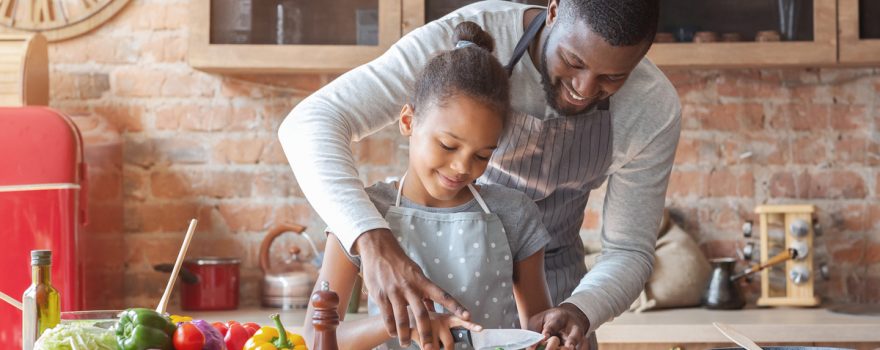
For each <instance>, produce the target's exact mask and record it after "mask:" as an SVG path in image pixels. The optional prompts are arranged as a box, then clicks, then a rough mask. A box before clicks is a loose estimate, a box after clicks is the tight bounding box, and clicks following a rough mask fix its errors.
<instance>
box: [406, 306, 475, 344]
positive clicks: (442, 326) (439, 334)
mask: <svg viewBox="0 0 880 350" xmlns="http://www.w3.org/2000/svg"><path fill="white" fill-rule="evenodd" d="M430 316H431V332H432V334H430V335H427V334H420V336H418V337H416V336H414V337H413V340H415V341H416V342H417V343H418V344H419V347H420V348H422V349H424V348H425V347H424V346H423V345H422V343H421V342H420V341H419V339H426V338H427V339H434V343H433V345H434V349H441V347H440V345H441V343H442V345H443V347H442V349H444V350H453V349H455V339H454V338H453V337H452V332H451V331H450V329H451V328H455V327H462V328H465V329H467V330H469V331H473V332H479V331H481V330H483V326H480V325H478V324H476V323H473V322H470V321H465V320H462V319H460V318H458V317H456V316H455V315H451V314H439V313H435V312H431V313H430ZM412 331H413V332H418V329H413V330H412Z"/></svg>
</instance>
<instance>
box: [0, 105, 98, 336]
mask: <svg viewBox="0 0 880 350" xmlns="http://www.w3.org/2000/svg"><path fill="white" fill-rule="evenodd" d="M85 170H86V166H85V163H84V162H83V147H82V137H81V136H80V133H79V130H78V129H77V128H76V125H74V124H73V122H72V121H71V120H70V118H68V117H67V116H65V115H63V114H61V113H60V112H58V111H55V110H52V109H50V108H45V107H21V108H0V244H2V246H3V249H2V252H0V276H2V278H0V291H2V292H3V293H6V294H8V295H10V296H13V297H15V298H16V299H19V300H20V299H21V296H22V294H23V293H24V290H25V289H27V287H28V286H29V285H30V283H31V281H30V280H31V277H30V251H31V250H33V249H51V250H52V284H53V285H54V286H55V288H57V289H58V291H59V293H61V310H62V311H73V310H80V309H81V308H82V306H83V303H84V296H83V289H82V288H83V286H82V273H83V269H82V262H81V258H80V255H79V254H78V250H79V248H80V247H79V245H78V242H79V235H80V234H81V227H82V226H83V225H84V224H85V221H86V215H85V213H86V195H87V191H86V188H85V184H86V182H85V179H86V174H85ZM20 343H21V313H20V312H19V311H18V309H16V308H13V307H12V306H11V305H9V304H7V303H0V349H2V350H5V349H21V344H20Z"/></svg>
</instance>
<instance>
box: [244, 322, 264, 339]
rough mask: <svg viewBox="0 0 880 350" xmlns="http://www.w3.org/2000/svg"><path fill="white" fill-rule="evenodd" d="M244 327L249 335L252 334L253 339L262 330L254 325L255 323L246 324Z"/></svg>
mask: <svg viewBox="0 0 880 350" xmlns="http://www.w3.org/2000/svg"><path fill="white" fill-rule="evenodd" d="M242 326H244V328H245V329H247V331H248V334H250V336H252V337H253V336H254V334H256V333H257V331H258V330H260V325H258V324H256V323H253V322H248V323H245V324H243V325H242Z"/></svg>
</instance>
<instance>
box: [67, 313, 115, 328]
mask: <svg viewBox="0 0 880 350" xmlns="http://www.w3.org/2000/svg"><path fill="white" fill-rule="evenodd" d="M120 313H122V310H86V311H65V312H62V313H61V323H77V324H82V325H89V326H95V327H100V328H106V329H110V328H112V327H113V326H114V325H116V322H117V321H118V320H119V314H120Z"/></svg>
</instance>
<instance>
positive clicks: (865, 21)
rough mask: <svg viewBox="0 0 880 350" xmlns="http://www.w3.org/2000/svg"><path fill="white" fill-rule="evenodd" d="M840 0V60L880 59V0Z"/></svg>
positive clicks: (864, 62) (855, 61) (847, 62)
mask: <svg viewBox="0 0 880 350" xmlns="http://www.w3.org/2000/svg"><path fill="white" fill-rule="evenodd" d="M838 2H839V9H838V11H839V12H840V13H839V23H840V24H839V27H840V43H839V45H840V46H839V51H840V63H842V64H876V63H880V1H877V0H838Z"/></svg>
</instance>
